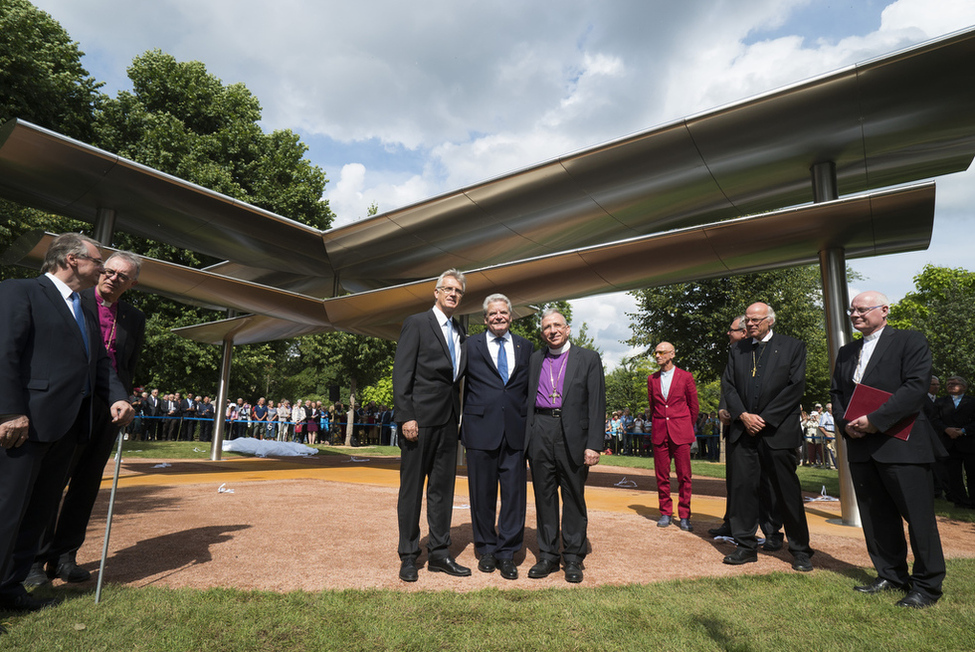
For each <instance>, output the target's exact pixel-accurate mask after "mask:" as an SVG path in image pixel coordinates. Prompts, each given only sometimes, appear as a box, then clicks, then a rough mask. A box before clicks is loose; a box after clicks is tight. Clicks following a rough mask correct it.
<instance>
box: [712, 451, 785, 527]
mask: <svg viewBox="0 0 975 652" xmlns="http://www.w3.org/2000/svg"><path fill="white" fill-rule="evenodd" d="M725 446H728V442H727V441H725ZM758 482H759V484H758V525H759V527H760V528H761V529H762V534H764V535H765V538H766V539H770V540H772V541H781V540H782V532H781V530H782V517H781V516H779V510H778V507H777V506H776V504H775V490H773V489H772V480H771V479H769V476H768V473H766V472H765V471H762V477H761V478H759V481H758ZM734 486H735V481H734V465H733V464H726V465H725V492H726V493H727V497H726V498H725V510H724V519H722V520H723V521H724V522H725V523H727V524H728V527H729V528H730V527H731V491H732V488H733V487H734Z"/></svg>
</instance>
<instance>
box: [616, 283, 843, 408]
mask: <svg viewBox="0 0 975 652" xmlns="http://www.w3.org/2000/svg"><path fill="white" fill-rule="evenodd" d="M631 294H633V296H635V297H636V299H637V307H638V310H637V312H636V313H633V314H631V315H630V317H631V318H632V320H633V321H632V324H631V325H632V327H633V338H632V339H631V340H630V344H631V345H633V346H646V347H647V349H648V350H649V349H650V348H651V347H653V346H655V345H656V344H657V343H659V342H661V341H667V342H670V343H671V344H673V345H674V348H675V349H676V350H677V357H676V359H675V363H676V364H677V366H679V367H681V368H683V369H686V370H687V371H690V372H691V373H693V374H694V377H695V379H696V381H697V382H698V384H707V383H709V382H711V381H713V380H716V379H718V378H720V377H721V373H722V372H723V371H724V368H725V365H726V364H727V361H728V338H727V336H726V332H727V330H728V325H729V324H730V323H731V320H733V319H734V318H735V317H737V316H738V315H741V314H743V313H744V312H745V309H746V308H747V307H748V306H749V305H750V304H752V303H754V302H756V301H763V302H765V303H767V304H769V305H770V306H772V308H774V309H775V311H776V315H777V316H776V322H775V326H774V328H773V330H774V331H775V332H777V333H781V334H783V335H790V336H792V337H795V338H797V339H800V340H802V341H803V342H805V343H806V348H807V361H806V395H805V397H804V398H803V402H804V403H811V402H815V401H820V402H822V401H824V400H825V398H826V397H827V395H828V394H829V356H828V354H827V345H826V326H825V317H824V314H823V307H822V306H823V302H822V286H821V281H820V276H819V270H818V268H816V267H812V266H809V267H794V268H790V269H781V270H775V271H770V272H760V273H755V274H743V275H739V276H730V277H727V278H717V279H707V280H702V281H694V282H689V283H678V284H674V285H668V286H662V287H655V288H649V289H646V290H638V291H636V292H632V293H631Z"/></svg>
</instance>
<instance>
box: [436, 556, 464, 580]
mask: <svg viewBox="0 0 975 652" xmlns="http://www.w3.org/2000/svg"><path fill="white" fill-rule="evenodd" d="M427 570H428V571H430V572H431V573H447V575H453V576H454V577H468V576H470V574H471V569H470V568H468V567H467V566H461V565H460V564H458V563H457V562H456V561H454V560H453V559H451V558H450V557H443V558H442V559H431V560H429V561H428V562H427Z"/></svg>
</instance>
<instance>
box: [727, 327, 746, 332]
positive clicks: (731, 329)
mask: <svg viewBox="0 0 975 652" xmlns="http://www.w3.org/2000/svg"><path fill="white" fill-rule="evenodd" d="M744 330H745V328H744V327H742V328H729V329H728V332H729V333H736V332H738V331H744Z"/></svg>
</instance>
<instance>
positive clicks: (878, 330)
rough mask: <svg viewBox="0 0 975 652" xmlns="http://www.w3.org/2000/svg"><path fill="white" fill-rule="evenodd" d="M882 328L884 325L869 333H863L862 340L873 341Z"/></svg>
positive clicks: (882, 330)
mask: <svg viewBox="0 0 975 652" xmlns="http://www.w3.org/2000/svg"><path fill="white" fill-rule="evenodd" d="M884 328H885V326H881V327H880V328H878V329H877V330H875V331H874V332H872V333H870V334H869V335H864V336H863V341H864V342H873V341H874V340H876V339H878V338H879V337H880V334H881V333H883V332H884Z"/></svg>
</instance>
